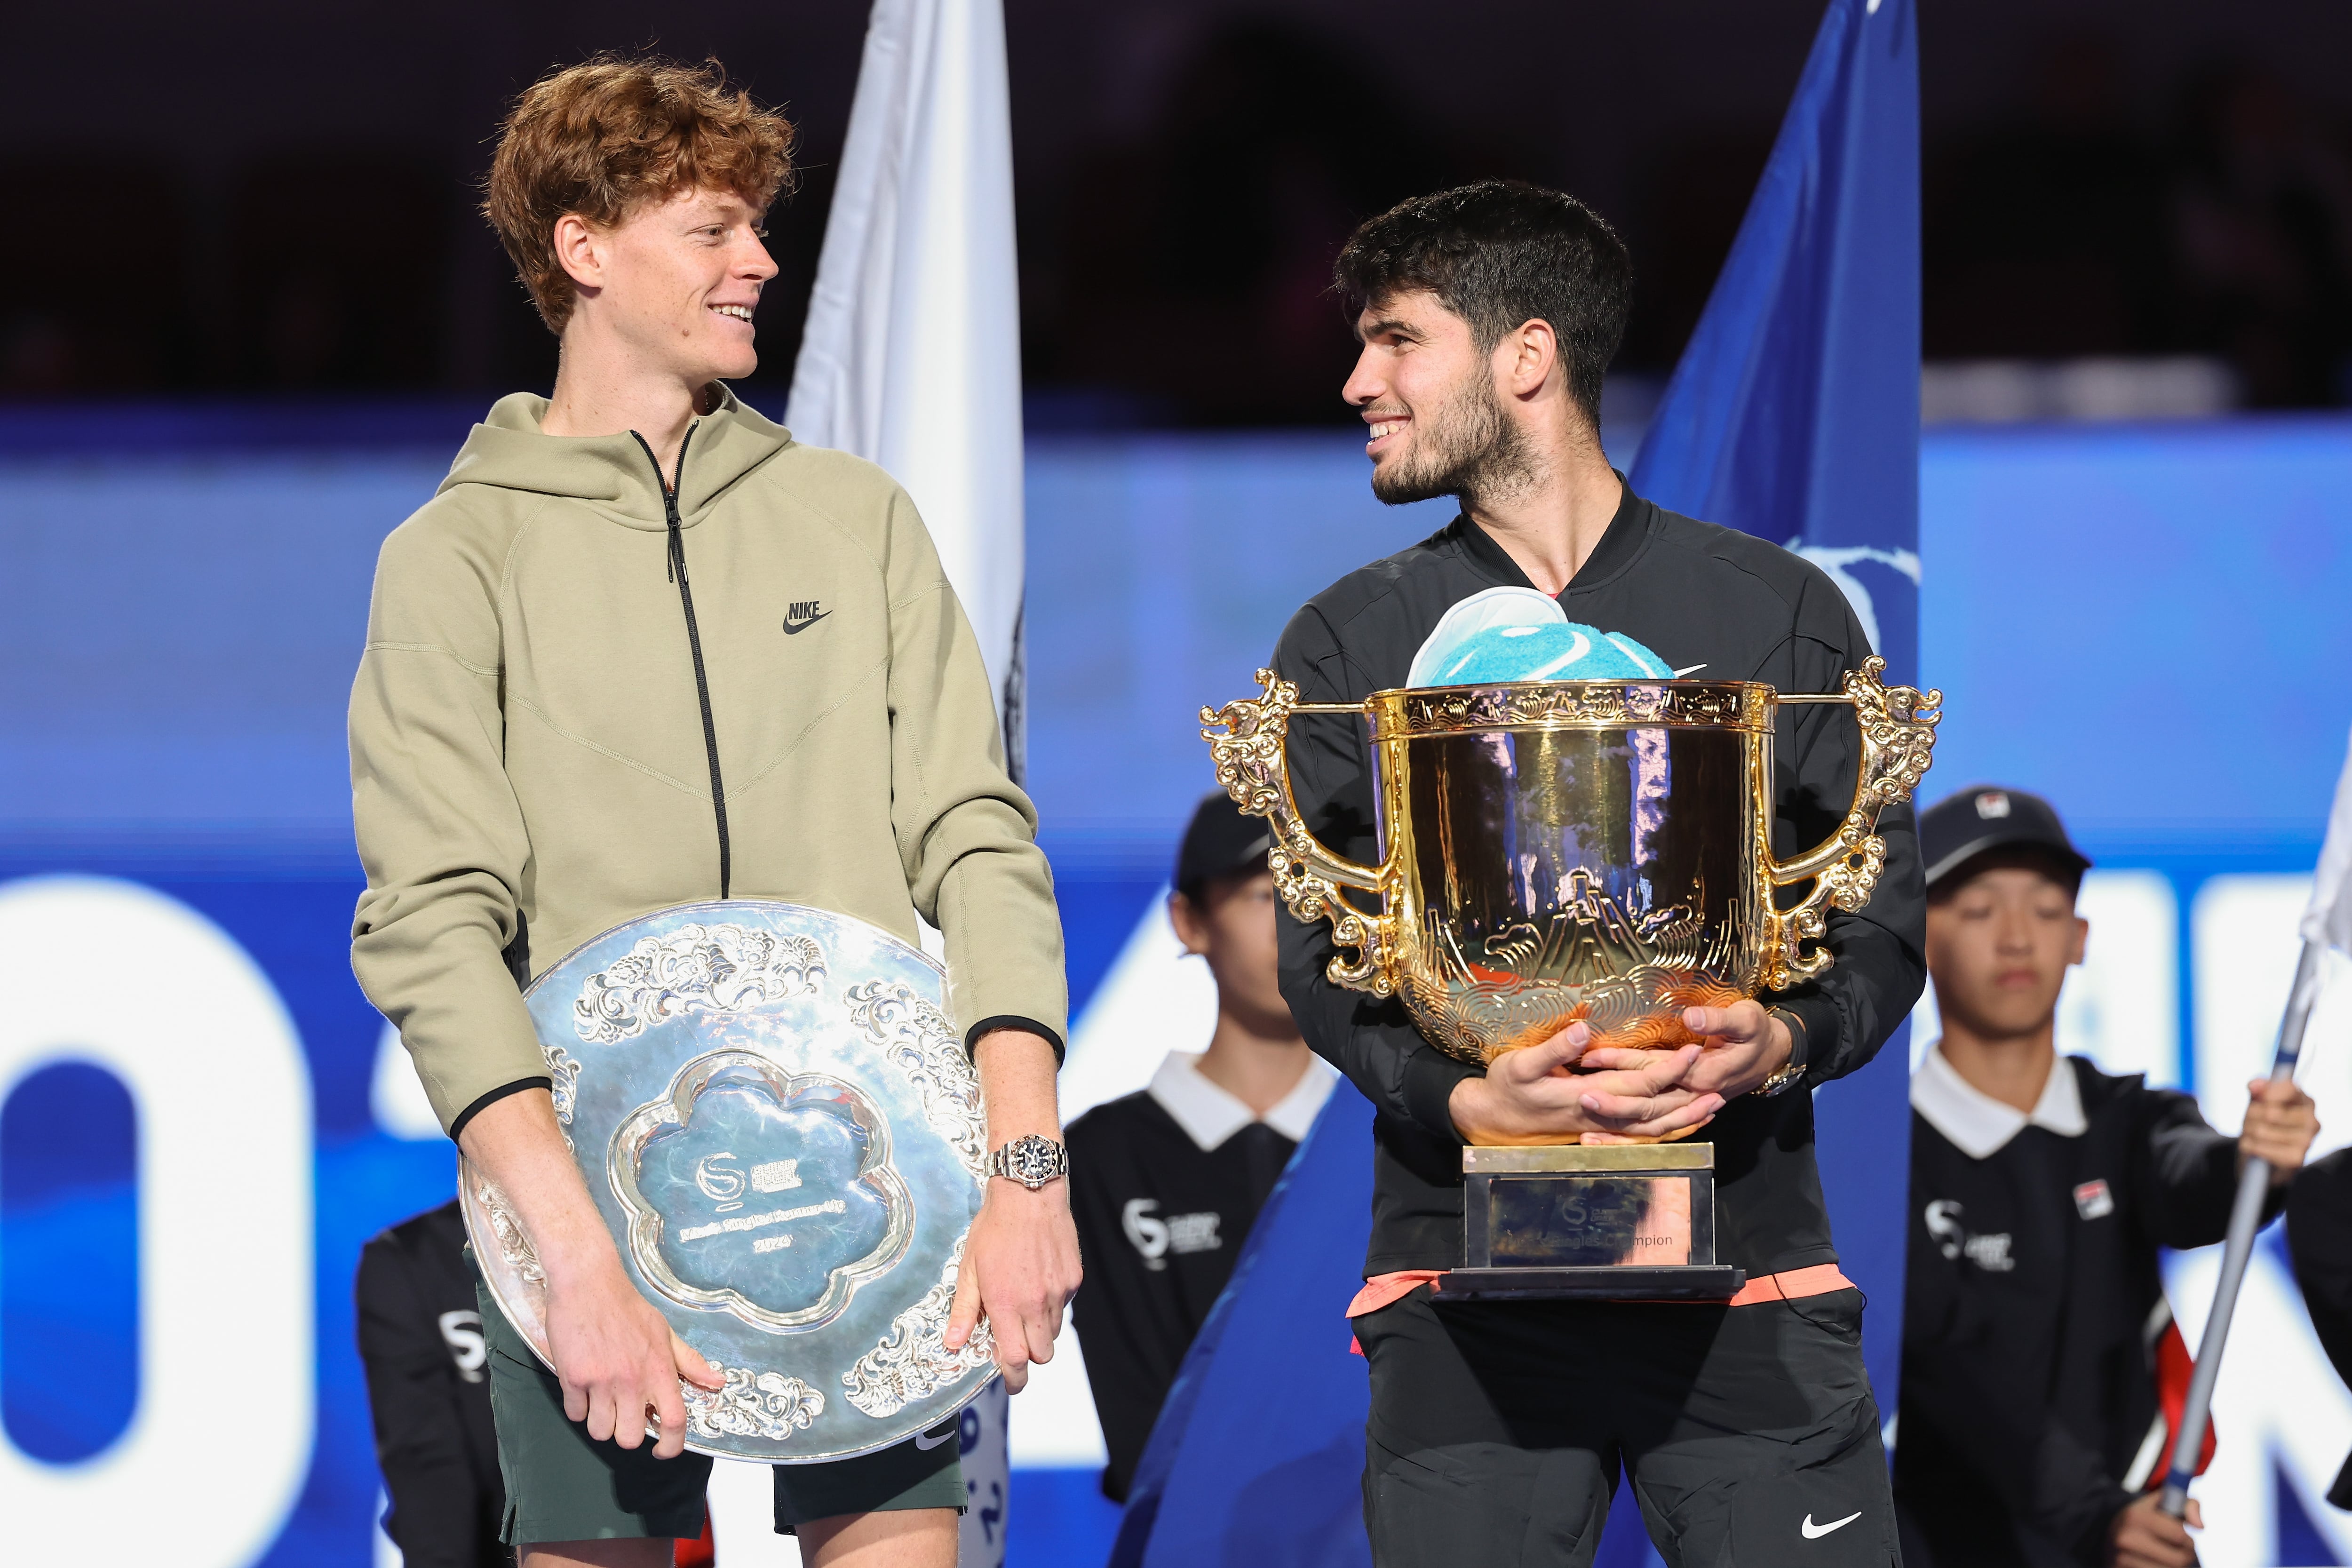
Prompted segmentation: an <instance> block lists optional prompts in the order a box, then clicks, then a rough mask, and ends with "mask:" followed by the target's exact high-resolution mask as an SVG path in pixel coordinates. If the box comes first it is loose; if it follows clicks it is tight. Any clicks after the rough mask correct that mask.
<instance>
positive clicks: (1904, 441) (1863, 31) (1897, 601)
mask: <svg viewBox="0 0 2352 1568" xmlns="http://www.w3.org/2000/svg"><path fill="white" fill-rule="evenodd" d="M1918 103H1919V94H1918V64H1917V54H1916V31H1915V26H1914V16H1913V11H1912V0H1831V4H1830V6H1829V12H1828V15H1827V16H1824V17H1823V18H1822V27H1821V32H1820V34H1819V35H1818V36H1817V37H1815V39H1814V42H1813V48H1812V53H1811V57H1810V58H1808V59H1807V61H1806V64H1805V70H1804V75H1803V77H1802V79H1801V80H1800V81H1799V83H1798V85H1797V93H1796V98H1795V100H1794V101H1793V102H1791V103H1790V107H1789V113H1788V117H1787V119H1786V120H1785V121H1783V122H1782V124H1781V128H1780V140H1779V142H1777V143H1775V145H1774V147H1773V150H1772V157H1771V161H1770V163H1769V164H1768V165H1767V167H1766V169H1765V171H1764V176H1763V178H1762V180H1761V181H1760V182H1759V184H1758V185H1757V189H1756V195H1755V196H1754V198H1753V199H1752V200H1751V201H1750V203H1749V205H1748V216H1747V218H1746V220H1745V221H1744V222H1743V223H1742V225H1741V226H1740V230H1739V237H1738V241H1737V242H1736V243H1735V244H1734V245H1733V247H1732V251H1731V256H1730V258H1729V259H1728V260H1727V262H1726V263H1725V265H1724V269H1723V274H1722V276H1721V277H1720V278H1719V279H1717V282H1716V287H1715V292H1714V294H1713V296H1712V297H1711V298H1710V299H1709V300H1708V301H1707V308H1706V314H1705V315H1704V316H1703V317H1702V318H1701V319H1700V321H1699V325H1698V330H1697V331H1696V333H1694V334H1693V336H1692V339H1691V342H1690V346H1689V347H1688V348H1687V349H1686V350H1685V352H1684V354H1683V359H1682V363H1681V364H1680V365H1679V366H1678V367H1677V368H1676V370H1675V377H1674V380H1673V382H1672V383H1671V384H1669V385H1668V387H1667V390H1666V395H1665V399H1664V402H1663V403H1662V404H1661V405H1660V406H1659V409H1658V413H1657V416H1656V418H1655V419H1654V422H1653V423H1652V425H1651V427H1650V431H1649V434H1648V436H1647V437H1646V438H1645V439H1644V440H1643V445H1642V449H1641V452H1640V454H1639V456H1638V458H1637V460H1636V461H1635V463H1634V466H1633V488H1634V489H1636V490H1637V491H1639V492H1640V493H1642V494H1643V495H1645V496H1647V497H1649V498H1650V499H1651V500H1655V501H1657V502H1659V503H1660V504H1662V505H1664V506H1667V507H1671V508H1673V509H1674V510H1676V511H1682V512H1686V513H1689V514H1690V515H1692V516H1695V517H1700V518H1705V519H1706V520H1707V521H1713V522H1720V523H1723V524H1725V525H1727V526H1729V527H1733V528H1738V529H1741V530H1743V531H1747V532H1749V533H1753V534H1756V535H1759V537H1762V538H1765V539H1769V540H1770V541H1772V542H1775V543H1778V544H1786V545H1788V546H1790V548H1792V549H1795V550H1797V551H1799V552H1801V553H1802V554H1804V555H1805V556H1806V557H1808V558H1809V559H1811V561H1813V562H1814V563H1816V564H1817V565H1819V566H1821V567H1822V569H1823V570H1824V571H1825V572H1827V573H1828V574H1830V576H1831V577H1832V579H1833V580H1835V581H1836V582H1837V584H1838V586H1839V587H1840V588H1842V589H1843V590H1844V592H1845V594H1846V596H1847V597H1848V598H1849V599H1850V600H1851V601H1853V605H1854V608H1855V610H1856V611H1857V613H1858V614H1859V615H1860V616H1861V618H1862V621H1863V623H1864V627H1865V629H1867V630H1868V631H1869V633H1870V635H1871V638H1872V641H1873V643H1874V646H1875V647H1876V648H1877V650H1878V651H1879V652H1880V653H1882V654H1884V655H1885V657H1886V659H1887V663H1888V665H1889V667H1890V668H1891V671H1892V673H1893V674H1894V675H1895V677H1896V678H1897V679H1910V678H1911V673H1912V670H1913V668H1914V667H1915V665H1916V659H1917V647H1918V624H1919V617H1918V582H1919V557H1918V536H1919V525H1918V516H1919V116H1918ZM1883 1058H1884V1059H1883V1060H1882V1061H1881V1062H1880V1063H1879V1064H1877V1065H1875V1066H1874V1067H1873V1068H1870V1069H1868V1070H1867V1071H1864V1072H1862V1073H1858V1074H1855V1075H1854V1076H1853V1077H1852V1078H1849V1079H1844V1080H1843V1081H1841V1082H1839V1083H1837V1084H1835V1085H1833V1086H1832V1087H1831V1088H1830V1089H1828V1090H1826V1091H1825V1092H1823V1093H1822V1095H1821V1096H1820V1097H1819V1099H1818V1100H1817V1102H1816V1106H1817V1113H1818V1117H1819V1122H1820V1132H1819V1137H1820V1155H1821V1163H1822V1185H1823V1187H1824V1188H1825V1189H1826V1190H1827V1192H1828V1194H1829V1204H1830V1212H1831V1219H1832V1224H1833V1225H1834V1226H1835V1229H1836V1237H1837V1242H1838V1254H1839V1257H1840V1258H1841V1259H1842V1260H1843V1266H1844V1268H1845V1270H1846V1272H1847V1274H1849V1275H1850V1276H1852V1277H1853V1279H1854V1280H1855V1281H1856V1282H1857V1283H1859V1284H1860V1285H1861V1286H1862V1287H1863V1289H1864V1290H1865V1291H1866V1292H1868V1294H1869V1297H1870V1310H1869V1312H1868V1313H1867V1314H1866V1315H1865V1319H1864V1353H1865V1356H1866V1358H1867V1359H1868V1362H1869V1365H1870V1372H1871V1377H1872V1381H1873V1383H1874V1385H1875V1387H1876V1389H1877V1392H1878V1398H1879V1404H1880V1407H1881V1408H1882V1409H1883V1410H1885V1411H1887V1412H1889V1413H1891V1412H1892V1411H1893V1410H1894V1408H1895V1372H1896V1365H1897V1358H1898V1354H1899V1346H1900V1342H1901V1334H1902V1310H1903V1308H1902V1300H1903V1291H1902V1285H1903V1235H1904V1232H1903V1218H1904V1215H1903V1204H1904V1195H1905V1193H1906V1190H1907V1187H1908V1184H1909V1133H1910V1107H1909V1103H1908V1097H1907V1092H1906V1090H1907V1084H1906V1079H1905V1075H1904V1072H1903V1068H1902V1063H1903V1061H1904V1059H1905V1047H1904V1040H1903V1037H1902V1036H1901V1035H1900V1034H1899V1033H1898V1035H1897V1036H1896V1037H1895V1039H1894V1040H1893V1041H1891V1042H1889V1043H1888V1045H1887V1047H1885V1052H1884V1053H1883ZM1370 1130H1371V1110H1370V1106H1369V1105H1368V1104H1367V1103H1366V1102H1365V1101H1364V1100H1363V1098H1362V1097H1361V1096H1360V1095H1358V1094H1355V1093H1353V1092H1351V1091H1349V1089H1347V1088H1345V1087H1344V1086H1343V1087H1342V1088H1340V1089H1338V1090H1336V1091H1335V1092H1334V1093H1333V1095H1332V1097H1331V1100H1330V1102H1329V1104H1328V1105H1327V1106H1326V1107H1325V1108H1324V1111H1323V1115H1322V1118H1321V1119H1320V1120H1319V1121H1318V1122H1317V1124H1316V1126H1315V1129H1314V1131H1312V1132H1310V1133H1309V1134H1308V1135H1307V1141H1306V1142H1304V1143H1302V1144H1301V1145H1300V1146H1299V1149H1298V1152H1297V1154H1296V1155H1294V1156H1293V1157H1292V1160H1291V1165H1290V1170H1289V1172H1288V1173H1287V1174H1286V1175H1285V1177H1284V1178H1283V1181H1282V1184H1280V1185H1279V1186H1277V1187H1276V1189H1275V1192H1274V1194H1273V1195H1272V1196H1271V1197H1270V1198H1268V1200H1267V1202H1266V1205H1265V1209H1264V1210H1263V1211H1262V1212H1261V1214H1260V1215H1259V1217H1258V1221H1257V1225H1256V1226H1255V1228H1254V1229H1253V1230H1252V1232H1251V1234H1250V1238H1249V1242H1248V1245H1247V1247H1245V1248H1244V1252H1243V1254H1242V1258H1241V1260H1240V1262H1239V1264H1238V1265H1237V1266H1236V1268H1235V1269H1234V1278H1233V1280H1232V1282H1231V1283H1230V1284H1229V1285H1228V1286H1227V1287H1226V1289H1225V1293H1224V1296H1223V1298H1222V1299H1221V1300H1219V1301H1218V1303H1217V1306H1216V1310H1214V1311H1213V1312H1212V1313H1211V1314H1210V1317H1209V1321H1208V1322H1207V1324H1205V1325H1204V1326H1203V1328H1202V1332H1201V1336H1200V1338H1199V1339H1198V1340H1197V1341H1195V1342H1194V1343H1193V1345H1192V1351H1191V1353H1190V1354H1188V1355H1187V1356H1186V1358H1185V1361H1184V1366H1183V1370H1182V1372H1181V1373H1180V1374H1179V1376H1178V1378H1177V1381H1176V1385H1175V1387H1174V1389H1173V1390H1172V1391H1171V1394H1170V1395H1169V1400H1168V1405H1167V1407H1166V1408H1165V1409H1164V1410H1163V1411H1162V1412H1161V1413H1160V1422H1159V1425H1158V1426H1156V1427H1155V1428H1154V1429H1153V1431H1152V1434H1151V1442H1150V1446H1149V1447H1147V1448H1146V1450H1145V1452H1144V1456H1143V1460H1142V1463H1141V1464H1140V1465H1139V1467H1138V1468H1137V1472H1136V1477H1135V1481H1134V1485H1133V1488H1132V1489H1131V1491H1130V1494H1129V1503H1128V1510H1127V1516H1126V1518H1125V1520H1124V1521H1123V1522H1122V1525H1121V1529H1120V1532H1119V1538H1118V1547H1117V1549H1116V1550H1115V1551H1114V1552H1113V1553H1112V1556H1111V1563H1112V1564H1113V1565H1114V1568H1207V1565H1210V1564H1216V1565H1221V1568H1359V1565H1367V1564H1369V1563H1370V1561H1371V1552H1370V1547H1369V1545H1368V1544H1367V1542H1366V1541H1365V1537H1364V1532H1363V1524H1362V1516H1361V1511H1360V1510H1361V1507H1362V1503H1361V1493H1360V1477H1361V1474H1362V1468H1363V1453H1364V1449H1363V1442H1364V1417H1365V1414H1366V1411H1367V1409H1368V1406H1369V1393H1368V1389H1367V1386H1366V1381H1365V1374H1364V1364H1363V1363H1362V1362H1361V1361H1359V1360H1357V1359H1356V1358H1355V1357H1354V1356H1351V1355H1349V1353H1348V1342H1349V1336H1348V1331H1347V1324H1346V1322H1345V1321H1344V1320H1343V1319H1342V1318H1341V1316H1340V1313H1341V1310H1342V1309H1343V1308H1344V1307H1345V1305H1346V1303H1347V1301H1348V1299H1349V1296H1350V1295H1352V1294H1353V1293H1354V1291H1355V1289H1356V1287H1357V1284H1358V1282H1359V1280H1360V1276H1361V1272H1362V1268H1363V1258H1364V1247H1365V1243H1366V1240H1367V1238H1368V1236H1369V1232H1370V1205H1371V1138H1370ZM1630 1501H1631V1492H1630V1490H1621V1491H1620V1493H1619V1494H1618V1507H1617V1510H1616V1513H1615V1515H1614V1516H1613V1517H1612V1523H1611V1528H1610V1530H1609V1532H1608V1534H1607V1536H1606V1537H1605V1538H1604V1540H1603V1542H1602V1544H1601V1562H1602V1563H1604V1564H1607V1563H1632V1562H1638V1561H1640V1560H1641V1559H1642V1558H1643V1556H1645V1555H1646V1554H1647V1550H1648V1549H1647V1542H1644V1541H1643V1539H1642V1537H1641V1533H1640V1526H1639V1521H1638V1518H1637V1517H1635V1516H1634V1515H1633V1512H1632V1510H1631V1508H1630Z"/></svg>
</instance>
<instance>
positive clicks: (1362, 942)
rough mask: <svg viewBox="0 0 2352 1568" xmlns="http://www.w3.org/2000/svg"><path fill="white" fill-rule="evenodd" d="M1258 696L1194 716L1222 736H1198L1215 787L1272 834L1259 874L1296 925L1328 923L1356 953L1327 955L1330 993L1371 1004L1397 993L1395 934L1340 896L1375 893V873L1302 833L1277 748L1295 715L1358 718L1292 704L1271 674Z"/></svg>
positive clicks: (1261, 681)
mask: <svg viewBox="0 0 2352 1568" xmlns="http://www.w3.org/2000/svg"><path fill="white" fill-rule="evenodd" d="M1257 683H1258V685H1259V686H1260V687H1261V688H1262V689H1263V694H1262V695H1261V696H1258V697H1255V698H1242V699H1237V700H1234V701H1232V702H1228V703H1226V704H1225V705H1224V706H1223V708H1203V709H1202V710H1201V722H1202V725H1204V726H1206V725H1223V727H1224V728H1223V733H1220V732H1219V731H1216V730H1213V729H1208V728H1203V729H1202V731H1201V739H1202V740H1204V741H1206V742H1209V751H1210V753H1211V754H1212V755H1213V757H1214V758H1215V759H1216V764H1217V782H1218V783H1219V784H1223V785H1224V787H1225V793H1226V794H1227V795H1231V796H1233V797H1234V805H1238V806H1240V807H1241V808H1242V810H1244V812H1247V813H1248V814H1249V815H1250V816H1263V817H1265V819H1266V821H1267V822H1268V823H1270V824H1271V825H1272V826H1273V827H1274V847H1273V848H1271V849H1270V850H1268V851H1267V852H1266V866H1267V868H1268V869H1270V870H1271V871H1272V872H1273V873H1274V886H1275V890H1276V891H1277V892H1279V893H1280V894H1281V895H1282V901H1283V902H1284V903H1285V904H1286V905H1287V906H1289V909H1290V912H1291V914H1292V915H1293V916H1294V917H1295V918H1297V920H1300V921H1308V922H1311V921H1317V920H1328V921H1330V922H1331V940H1332V941H1333V942H1335V943H1337V944H1338V945H1339V946H1340V947H1352V948H1354V949H1356V951H1357V956H1356V960H1355V962H1354V963H1349V962H1348V960H1347V959H1346V958H1345V957H1344V956H1343V955H1339V954H1334V955H1333V957H1332V959H1331V963H1330V965H1329V967H1328V970H1327V972H1326V973H1328V974H1329V975H1330V977H1331V983H1332V984H1334V985H1344V986H1347V987H1348V988H1349V990H1351V991H1369V992H1370V993H1371V994H1373V995H1375V996H1388V995H1391V994H1394V993H1395V991H1396V968H1395V952H1396V941H1395V932H1394V931H1392V930H1391V923H1392V922H1391V919H1390V917H1389V916H1387V915H1385V914H1371V913H1369V912H1367V911H1365V910H1360V909H1358V908H1356V907H1355V906H1354V905H1353V904H1350V903H1349V901H1348V900H1346V899H1345V898H1344V897H1342V896H1341V895H1340V892H1339V889H1341V888H1362V889H1368V890H1370V891H1373V892H1377V891H1379V890H1380V886H1381V868H1380V867H1378V866H1360V865H1358V864H1357V863H1356V862H1355V861H1353V860H1349V859H1348V858H1345V857H1343V856H1339V855H1334V854H1332V853H1331V851H1330V850H1328V849H1327V848H1325V847H1323V845H1322V844H1321V842H1319V841H1318V839H1317V838H1316V837H1315V835H1314V834H1312V833H1310V832H1308V831H1307V825H1306V824H1305V823H1303V822H1301V821H1299V820H1298V803H1297V801H1296V800H1295V799H1293V798H1292V796H1291V793H1290V761H1289V758H1288V757H1287V756H1286V754H1285V752H1284V743H1285V742H1286V741H1287V740H1288V738H1289V732H1290V716H1291V714H1292V713H1294V712H1307V713H1361V712H1362V711H1363V710H1362V709H1361V708H1360V707H1358V706H1357V705H1355V704H1353V703H1347V704H1339V703H1325V702H1312V703H1302V702H1300V701H1299V700H1298V688H1297V685H1296V684H1295V683H1294V682H1291V681H1287V680H1285V679H1281V678H1280V677H1279V676H1277V675H1276V674H1275V673H1274V671H1272V670H1270V669H1261V670H1259V671H1258V672H1257Z"/></svg>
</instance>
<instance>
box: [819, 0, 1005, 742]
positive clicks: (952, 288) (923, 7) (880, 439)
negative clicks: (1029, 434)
mask: <svg viewBox="0 0 2352 1568" xmlns="http://www.w3.org/2000/svg"><path fill="white" fill-rule="evenodd" d="M784 414H785V418H786V419H787V420H788V421H789V422H790V424H791V426H792V428H793V435H794V436H796V437H799V438H800V439H801V440H803V441H806V442H809V443H810V444H812V445H814V446H819V447H839V448H840V449H841V450H843V451H845V452H855V453H856V454H857V455H858V456H859V457H861V458H868V459H870V460H871V461H873V462H876V463H879V464H880V465H881V466H882V467H883V468H886V469H887V470H888V471H889V473H890V476H891V478H893V479H897V480H898V482H899V483H900V484H902V485H904V486H906V487H907V492H908V494H909V495H911V496H913V497H914V498H915V505H916V506H917V507H918V508H919V509H920V510H921V511H922V514H923V521H925V523H927V524H928V525H929V528H930V531H931V537H932V538H933V539H934V540H935V541H937V542H938V544H939V549H940V559H941V561H942V562H944V563H945V564H946V566H947V574H948V581H949V583H950V584H952V585H953V586H954V588H955V591H956V596H957V597H958V598H959V599H961V601H962V602H963V609H964V614H965V615H967V616H970V617H971V624H972V630H973V631H974V632H975V633H977V634H978V636H979V638H980V651H981V657H982V658H983V659H985V660H986V661H987V664H988V673H989V676H990V678H991V680H992V684H993V686H994V689H995V690H996V693H997V701H998V710H999V712H1000V714H1001V715H1002V717H1003V719H1004V721H1005V728H1006V734H1005V744H1006V750H1007V752H1009V753H1010V754H1012V755H1013V758H1014V765H1015V767H1016V769H1017V767H1018V766H1019V755H1020V752H1019V744H1020V736H1019V718H1020V714H1019V703H1020V682H1021V669H1020V652H1019V649H1020V626H1021V589H1022V560H1023V557H1022V549H1023V543H1022V521H1021V517H1022V495H1021V306H1020V289H1019V278H1018V274H1017V272H1016V262H1015V258H1014V252H1013V117H1012V109H1011V103H1010V97H1009V94H1008V91H1007V89H1006V85H1005V75H1004V13H1003V7H1002V5H1000V4H999V0H877V3H876V5H875V6H874V15H873V17H872V20H871V21H870V22H869V23H868V24H867V26H866V58H865V61H864V63H863V64H862V65H861V66H859V68H858V75H857V99H856V103H855V105H854V106H853V107H852V109H851V110H850V116H849V140H848V143H847V145H846V146H845V148H844V150H843V153H842V158H841V179H840V183H839V184H838V185H836V186H835V190H834V195H833V211H832V214H831V216H829V217H828V218H827V219H826V221H825V230H824V254H823V255H822V256H821V257H820V258H819V259H818V263H817V275H816V287H815V289H814V292H812V293H811V295H810V297H809V313H808V326H807V329H806V331H805V332H804V334H803V337H802V339H801V352H800V361H799V363H797V364H796V365H794V366H793V392H792V402H791V404H790V405H788V406H787V407H786V409H785V411H784Z"/></svg>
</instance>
